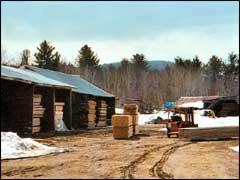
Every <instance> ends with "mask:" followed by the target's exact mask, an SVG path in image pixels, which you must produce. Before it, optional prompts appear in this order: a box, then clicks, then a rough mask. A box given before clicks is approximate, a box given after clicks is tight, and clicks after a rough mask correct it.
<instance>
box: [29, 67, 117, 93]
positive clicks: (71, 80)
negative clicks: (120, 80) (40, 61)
mask: <svg viewBox="0 0 240 180" xmlns="http://www.w3.org/2000/svg"><path fill="white" fill-rule="evenodd" d="M24 67H25V68H27V69H30V70H32V71H34V72H36V73H39V74H41V75H43V76H46V77H48V78H52V79H54V80H57V81H61V82H64V83H67V84H71V85H72V86H74V87H76V88H75V89H73V92H77V93H82V94H90V95H94V96H100V97H114V95H112V94H110V93H108V92H106V91H104V90H102V89H100V88H98V87H97V86H95V85H93V84H91V83H90V82H88V81H86V80H84V79H82V78H80V75H78V76H77V75H72V74H65V73H62V72H56V71H51V70H48V69H41V68H38V67H35V66H29V65H27V66H24Z"/></svg>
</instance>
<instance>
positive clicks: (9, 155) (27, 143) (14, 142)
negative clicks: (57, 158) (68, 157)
mask: <svg viewBox="0 0 240 180" xmlns="http://www.w3.org/2000/svg"><path fill="white" fill-rule="evenodd" d="M65 151H66V149H63V148H56V147H50V146H46V145H43V144H40V143H38V142H36V141H34V140H33V139H31V138H20V137H19V136H18V135H17V134H16V133H13V132H1V159H15V158H23V157H34V156H40V155H46V154H50V153H54V152H65Z"/></svg>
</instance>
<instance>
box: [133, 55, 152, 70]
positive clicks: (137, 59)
mask: <svg viewBox="0 0 240 180" xmlns="http://www.w3.org/2000/svg"><path fill="white" fill-rule="evenodd" d="M131 61H132V65H133V67H134V68H135V69H137V70H148V62H147V60H146V57H145V56H144V55H143V54H135V55H133V58H132V59H131Z"/></svg>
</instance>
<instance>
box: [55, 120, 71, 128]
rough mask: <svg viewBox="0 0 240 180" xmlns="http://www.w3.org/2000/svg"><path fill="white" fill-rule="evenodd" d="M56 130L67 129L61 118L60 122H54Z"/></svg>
mask: <svg viewBox="0 0 240 180" xmlns="http://www.w3.org/2000/svg"><path fill="white" fill-rule="evenodd" d="M56 131H69V129H68V128H67V127H66V125H65V123H64V122H63V120H61V121H60V123H58V124H56Z"/></svg>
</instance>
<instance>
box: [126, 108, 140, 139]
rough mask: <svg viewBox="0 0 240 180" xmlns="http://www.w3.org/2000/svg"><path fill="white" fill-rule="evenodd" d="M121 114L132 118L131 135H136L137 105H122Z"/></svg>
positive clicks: (137, 131) (137, 128)
mask: <svg viewBox="0 0 240 180" xmlns="http://www.w3.org/2000/svg"><path fill="white" fill-rule="evenodd" d="M123 114H125V115H130V116H131V117H132V128H133V135H136V134H138V133H139V126H138V105H137V104H124V106H123Z"/></svg>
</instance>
